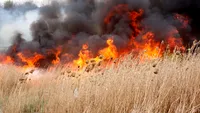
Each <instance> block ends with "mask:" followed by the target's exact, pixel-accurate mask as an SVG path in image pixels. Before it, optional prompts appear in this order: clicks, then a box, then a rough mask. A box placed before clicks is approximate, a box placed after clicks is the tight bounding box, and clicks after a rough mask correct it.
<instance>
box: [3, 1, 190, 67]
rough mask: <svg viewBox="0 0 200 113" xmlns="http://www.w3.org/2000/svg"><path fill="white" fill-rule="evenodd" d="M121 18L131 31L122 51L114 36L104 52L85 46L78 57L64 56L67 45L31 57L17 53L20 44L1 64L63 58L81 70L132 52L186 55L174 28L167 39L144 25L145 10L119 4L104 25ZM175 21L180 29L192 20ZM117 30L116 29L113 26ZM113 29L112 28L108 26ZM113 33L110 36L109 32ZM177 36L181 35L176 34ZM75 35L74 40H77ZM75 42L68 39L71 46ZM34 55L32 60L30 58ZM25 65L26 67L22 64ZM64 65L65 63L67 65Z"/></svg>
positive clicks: (177, 16) (180, 18) (146, 55)
mask: <svg viewBox="0 0 200 113" xmlns="http://www.w3.org/2000/svg"><path fill="white" fill-rule="evenodd" d="M120 16H122V17H126V19H125V20H123V21H125V22H128V25H129V28H130V32H128V33H129V34H128V37H129V38H128V41H127V42H126V43H127V45H125V47H123V48H117V47H118V46H116V45H115V43H114V39H115V37H114V36H111V37H107V40H105V41H106V46H105V47H101V48H102V49H99V50H97V51H96V52H95V53H93V52H92V51H91V50H92V49H91V48H90V47H89V45H88V43H87V42H86V43H85V44H83V45H82V48H80V51H79V54H78V55H77V56H78V57H77V56H75V55H73V54H70V53H68V52H66V53H64V50H66V51H67V48H62V47H65V46H64V45H60V46H58V47H57V48H51V49H49V50H46V52H44V53H43V52H42V53H40V54H39V53H31V52H29V53H28V55H29V56H28V55H27V54H26V52H25V51H20V52H18V51H17V45H13V47H12V53H16V55H13V56H9V55H0V62H1V63H3V64H4V63H5V64H8V63H12V64H15V63H16V62H17V63H18V61H19V62H20V63H21V65H22V66H23V67H25V68H28V67H38V66H39V65H40V61H41V60H46V61H49V62H48V63H49V64H50V65H57V64H59V63H61V60H62V61H63V59H62V58H63V57H65V58H64V59H67V60H70V61H69V62H67V63H68V64H71V63H73V64H74V65H75V66H79V67H80V68H82V67H84V66H86V65H87V62H88V61H96V62H99V61H101V60H102V57H101V58H100V57H99V56H103V60H105V61H109V60H111V59H117V58H119V57H120V56H124V55H127V54H129V53H134V54H136V55H138V56H139V57H140V59H144V58H145V59H154V58H160V57H162V56H163V53H164V50H165V49H166V48H167V47H169V49H170V51H171V52H172V51H173V50H174V49H176V48H177V47H178V48H179V49H180V50H181V51H182V52H184V51H185V47H184V46H183V40H182V38H181V37H180V35H179V31H178V30H177V29H176V28H174V29H172V30H171V31H170V32H169V33H168V36H167V37H165V39H162V40H161V38H159V37H158V36H157V34H156V33H154V32H153V31H151V30H149V29H146V28H147V27H148V26H144V25H142V24H141V23H142V19H143V16H145V15H144V10H143V9H139V10H131V9H130V8H129V6H128V5H127V4H120V5H117V6H115V7H113V8H111V10H110V11H109V12H108V14H107V15H106V16H105V18H104V20H103V22H104V25H105V26H106V25H107V26H112V24H113V23H114V22H115V21H118V20H115V19H118V18H120ZM174 18H175V19H176V20H178V21H179V22H180V23H181V24H182V27H181V28H187V27H188V24H189V19H188V17H186V16H183V15H180V14H175V15H174ZM114 27H116V26H114ZM109 28H110V27H109ZM105 31H106V30H105ZM110 34H111V33H110ZM177 34H178V35H177ZM74 35H75V34H73V36H72V37H74ZM70 42H72V41H71V40H69V43H70ZM30 56H31V57H30ZM22 63H23V64H22ZM64 65H65V64H64Z"/></svg>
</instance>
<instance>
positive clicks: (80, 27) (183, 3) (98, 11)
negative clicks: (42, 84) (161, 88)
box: [7, 0, 200, 61]
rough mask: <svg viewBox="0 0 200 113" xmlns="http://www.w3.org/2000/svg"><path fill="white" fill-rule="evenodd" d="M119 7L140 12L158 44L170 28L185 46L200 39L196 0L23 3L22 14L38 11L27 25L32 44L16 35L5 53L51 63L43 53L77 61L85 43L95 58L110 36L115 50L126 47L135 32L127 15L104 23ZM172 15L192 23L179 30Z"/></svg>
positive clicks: (198, 4)
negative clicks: (34, 55) (56, 52)
mask: <svg viewBox="0 0 200 113" xmlns="http://www.w3.org/2000/svg"><path fill="white" fill-rule="evenodd" d="M119 4H128V7H129V9H130V10H135V11H138V10H139V9H143V10H144V14H143V16H142V19H141V20H140V21H141V27H142V28H146V30H147V31H152V32H154V33H155V34H156V37H157V40H158V41H162V40H165V38H166V37H168V35H169V32H170V31H171V30H173V29H177V30H178V31H180V32H179V33H178V34H177V35H176V36H177V37H178V38H179V37H182V38H183V39H184V42H185V44H186V45H187V44H189V43H190V42H191V41H192V39H190V37H192V36H195V37H197V38H198V36H199V33H198V31H199V30H200V22H199V16H198V13H197V11H198V10H199V8H200V2H198V0H196V1H191V0H173V1H172V0H102V1H100V0H98V1H97V0H71V1H70V2H68V3H64V2H62V3H60V2H52V3H51V4H49V5H45V6H43V7H40V8H39V7H36V6H35V5H34V4H30V3H26V4H23V5H22V6H19V7H23V10H22V11H21V12H24V9H25V11H26V10H32V9H35V8H37V9H38V10H39V18H38V20H36V21H35V22H33V23H32V25H31V26H30V30H31V35H32V41H25V40H24V38H23V34H22V35H21V34H18V35H16V36H15V38H14V41H13V46H11V47H10V48H11V49H9V50H8V52H7V53H8V54H9V55H10V56H13V57H14V58H15V57H17V56H16V53H18V52H21V51H25V50H29V51H31V53H34V52H37V53H40V54H42V55H45V56H46V57H48V58H49V59H50V60H49V61H51V60H53V59H55V56H54V55H52V54H50V56H49V55H48V54H46V53H47V52H48V51H49V50H50V49H53V50H54V49H56V48H57V47H59V46H61V47H62V53H61V55H60V56H62V55H63V54H66V53H67V54H72V55H73V56H74V57H75V58H76V57H77V56H78V53H79V51H80V50H81V47H82V45H83V44H85V43H87V44H88V45H89V49H90V50H91V51H92V52H93V53H94V54H95V55H97V54H98V50H99V49H102V48H104V47H106V40H107V39H108V38H110V37H112V38H113V39H114V43H115V45H116V46H117V48H118V50H120V49H123V48H126V47H127V45H128V42H129V40H130V36H131V33H132V31H133V30H134V28H132V27H131V26H130V19H129V18H128V16H127V13H124V14H120V15H119V14H116V15H115V16H114V17H113V18H112V20H111V23H110V24H106V25H105V23H104V18H105V17H106V15H107V14H108V13H109V11H110V10H112V8H113V7H114V6H117V5H119ZM17 9H19V10H20V8H17ZM195 11H196V12H195ZM175 13H180V14H184V15H187V16H188V17H190V23H191V24H190V25H188V26H187V28H185V29H182V28H181V27H180V22H179V21H177V20H175V19H174V14H175ZM136 38H138V39H139V38H140V36H139V35H138V37H136ZM14 47H15V51H13V48H14Z"/></svg>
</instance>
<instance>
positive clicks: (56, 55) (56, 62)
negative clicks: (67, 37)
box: [52, 47, 61, 65]
mask: <svg viewBox="0 0 200 113" xmlns="http://www.w3.org/2000/svg"><path fill="white" fill-rule="evenodd" d="M60 54H61V48H60V47H59V48H57V50H56V53H55V57H56V59H55V60H53V61H52V64H54V65H56V64H59V63H60V57H59V56H60Z"/></svg>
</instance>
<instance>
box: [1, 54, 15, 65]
mask: <svg viewBox="0 0 200 113" xmlns="http://www.w3.org/2000/svg"><path fill="white" fill-rule="evenodd" d="M0 61H1V63H2V64H13V63H14V60H13V58H12V57H10V56H5V55H3V56H0Z"/></svg>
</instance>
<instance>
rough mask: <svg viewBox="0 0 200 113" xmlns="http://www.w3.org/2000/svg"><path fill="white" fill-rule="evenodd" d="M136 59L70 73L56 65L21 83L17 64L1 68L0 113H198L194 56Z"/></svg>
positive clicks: (199, 75)
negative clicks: (106, 66)
mask: <svg viewBox="0 0 200 113" xmlns="http://www.w3.org/2000/svg"><path fill="white" fill-rule="evenodd" d="M138 62H139V61H138V59H137V58H136V59H132V58H131V57H130V56H127V57H126V58H124V60H123V61H120V62H119V63H118V65H117V66H116V65H113V66H110V67H109V68H105V69H103V70H101V71H100V69H99V68H96V69H94V70H93V71H91V72H84V71H77V72H76V73H73V72H70V71H69V70H68V69H66V68H63V67H62V66H59V67H57V68H56V69H55V70H51V72H48V71H40V72H38V73H36V72H33V73H32V74H33V75H34V74H35V77H34V76H33V79H32V80H29V79H28V80H27V81H26V82H23V81H22V80H23V79H22V78H21V77H22V75H23V74H24V73H22V72H20V70H19V69H18V68H17V67H13V66H1V67H0V69H1V70H0V112H2V113H167V112H169V113H198V112H200V56H199V55H194V56H188V55H185V56H180V55H176V54H174V55H171V56H167V57H165V58H162V59H155V60H151V61H144V62H142V63H141V62H140V63H138ZM19 79H20V81H21V82H20V81H19ZM22 82H23V83H22Z"/></svg>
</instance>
